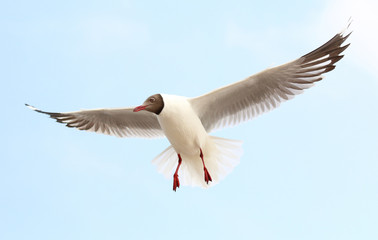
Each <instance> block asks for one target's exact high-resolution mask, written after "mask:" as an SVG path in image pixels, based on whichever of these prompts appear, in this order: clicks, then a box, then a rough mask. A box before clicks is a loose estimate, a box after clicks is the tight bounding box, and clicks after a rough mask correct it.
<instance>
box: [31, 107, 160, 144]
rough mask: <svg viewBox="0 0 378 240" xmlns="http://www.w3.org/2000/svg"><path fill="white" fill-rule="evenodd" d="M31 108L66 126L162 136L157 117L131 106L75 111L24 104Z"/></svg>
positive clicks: (94, 130) (102, 131) (115, 134)
mask: <svg viewBox="0 0 378 240" xmlns="http://www.w3.org/2000/svg"><path fill="white" fill-rule="evenodd" d="M26 106H28V107H29V108H31V109H32V110H34V111H36V112H39V113H43V114H47V115H49V116H50V117H51V118H54V119H56V121H57V122H59V123H63V124H65V125H66V126H67V127H74V128H77V129H79V130H86V131H92V132H96V133H103V134H107V135H112V136H117V137H140V138H154V137H163V136H164V133H163V131H162V129H161V127H160V124H159V122H158V120H157V117H156V116H155V115H154V114H153V113H150V112H146V111H141V112H133V108H115V109H95V110H83V111H76V112H66V113H56V112H45V111H41V110H39V109H37V108H35V107H32V106H30V105H28V104H26Z"/></svg>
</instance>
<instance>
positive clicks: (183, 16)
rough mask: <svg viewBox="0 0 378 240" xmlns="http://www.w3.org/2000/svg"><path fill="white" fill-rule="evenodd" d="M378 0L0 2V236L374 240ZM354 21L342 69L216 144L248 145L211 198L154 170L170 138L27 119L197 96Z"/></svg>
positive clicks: (289, 56) (377, 219)
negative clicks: (158, 97)
mask: <svg viewBox="0 0 378 240" xmlns="http://www.w3.org/2000/svg"><path fill="white" fill-rule="evenodd" d="M377 6H378V5H377V3H375V2H374V1H373V0H365V1H358V3H357V1H342V0H336V1H319V0H316V1H285V2H284V1H281V2H275V1H206V2H205V1H185V2H183V1H120V0H119V1H41V0H36V1H17V0H12V1H8V0H3V1H1V2H0V30H1V31H0V32H1V38H0V79H1V86H2V88H1V89H2V94H1V96H0V100H1V106H2V109H3V111H2V112H3V114H2V118H1V119H2V120H1V121H2V124H1V132H2V136H3V137H2V138H1V143H0V145H1V151H0V159H1V160H0V161H1V167H0V194H1V195H0V239H4V240H8V239H9V240H13V239H17V240H18V239H27V240H32V239H36V240H37V239H38V240H42V239H43V240H44V239H46V240H47V239H49V240H50V239H54V240H61V239H70V240H74V239H81V240H82V239H259V240H265V239H266V240H276V239H277V240H278V239H290V240H291V239H306V240H307V239H314V240H315V239H316V240H319V239H322V240H326V239H343V240H347V239H364V240H370V239H371V240H373V239H378V228H377V226H378V162H377V160H378V128H377V122H378V108H377V105H376V103H377V102H378V80H377V79H378V78H377V77H378V70H377V62H378V48H377V47H376V46H375V44H376V42H378V35H377V33H376V31H375V29H376V25H377V23H378V18H377V16H376V14H375V13H376V12H377V10H378V7H377ZM350 16H352V17H353V19H354V22H353V24H352V29H353V30H354V33H353V35H352V36H351V38H350V42H351V43H352V45H351V46H350V48H349V49H347V51H346V52H345V58H344V59H342V60H341V61H340V62H339V63H338V64H337V67H336V69H335V70H334V71H332V72H330V73H329V74H327V75H326V78H325V79H324V80H323V81H321V82H319V83H318V84H317V85H316V86H315V87H313V88H311V89H309V90H307V91H306V92H305V93H304V94H303V95H300V96H298V97H296V98H295V99H293V100H291V101H289V102H286V103H284V104H283V105H281V107H280V108H278V109H276V110H274V111H272V112H270V113H267V114H264V115H263V116H260V117H258V118H256V119H254V120H253V121H250V122H248V123H246V124H242V125H240V126H238V127H235V128H231V129H225V130H222V131H218V132H215V133H214V135H217V136H221V137H227V138H232V139H240V140H243V141H244V144H243V147H244V155H243V156H242V158H241V163H240V165H238V166H237V167H236V168H235V170H234V171H233V172H232V173H231V174H230V175H229V176H228V177H226V178H225V179H224V180H223V181H222V182H221V183H220V184H218V185H216V186H215V187H213V188H211V189H208V190H204V189H200V188H191V187H181V188H179V189H178V191H177V192H173V191H172V179H165V178H164V177H163V176H162V175H160V174H159V173H157V171H156V170H155V167H154V166H153V165H152V164H151V163H150V161H151V160H152V159H153V158H154V157H155V156H156V155H157V154H159V153H160V152H161V151H163V150H164V149H165V148H166V147H167V146H168V144H169V143H168V141H167V140H165V139H160V140H159V139H158V140H145V139H120V138H116V137H109V136H105V135H99V134H94V133H87V132H81V131H77V130H75V129H69V128H66V127H64V126H63V125H61V124H57V123H56V122H54V121H53V120H51V119H49V118H48V117H46V116H44V115H41V114H37V113H35V112H33V111H30V110H29V109H27V108H26V107H25V106H24V103H29V104H32V105H34V106H36V107H38V108H41V109H43V110H47V111H74V110H79V109H90V108H100V107H123V106H134V105H138V104H140V103H141V102H142V101H144V99H145V98H146V97H147V96H149V95H151V94H154V93H169V94H177V95H185V96H188V97H191V96H197V95H200V94H203V93H206V92H207V91H210V90H212V89H214V88H217V87H220V86H223V85H226V84H229V83H232V82H234V81H238V80H241V79H243V78H245V77H247V76H249V75H251V74H253V73H255V72H258V71H261V70H263V69H265V68H266V67H270V66H274V65H277V64H281V63H285V62H287V61H290V60H293V59H295V58H297V57H299V56H301V55H303V54H305V53H307V52H309V51H311V50H313V49H315V48H316V47H318V46H320V45H321V44H323V43H324V42H326V41H327V40H329V39H330V38H331V37H332V36H333V35H334V34H335V33H337V32H339V31H340V30H342V29H343V28H344V27H345V26H346V22H347V20H348V18H349V17H350Z"/></svg>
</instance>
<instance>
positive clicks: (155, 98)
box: [134, 94, 164, 115]
mask: <svg viewBox="0 0 378 240" xmlns="http://www.w3.org/2000/svg"><path fill="white" fill-rule="evenodd" d="M163 108H164V101H163V97H162V96H161V95H160V94H155V95H152V96H150V97H148V98H147V100H146V101H144V103H143V104H142V105H140V106H138V107H136V108H134V112H139V111H141V110H146V111H149V112H152V113H155V114H156V115H159V114H160V113H161V111H162V110H163Z"/></svg>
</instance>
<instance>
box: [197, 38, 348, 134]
mask: <svg viewBox="0 0 378 240" xmlns="http://www.w3.org/2000/svg"><path fill="white" fill-rule="evenodd" d="M350 34H351V33H348V34H345V32H341V33H338V34H336V35H335V36H334V37H333V38H332V39H330V40H329V41H328V42H326V43H325V44H323V45H322V46H320V47H319V48H317V49H315V50H313V51H311V52H310V53H308V54H305V55H303V56H302V57H300V58H298V59H296V60H294V61H292V62H289V63H286V64H283V65H280V66H277V67H274V68H269V69H266V70H264V71H262V72H260V73H257V74H255V75H252V76H250V77H248V78H246V79H245V80H242V81H239V82H236V83H234V84H230V85H228V86H225V87H222V88H219V89H216V90H214V91H212V92H210V93H207V94H205V95H202V96H199V97H196V98H191V99H190V103H191V104H192V107H193V109H194V110H195V111H196V112H197V114H198V116H199V117H200V119H201V121H202V124H203V125H204V127H205V129H206V130H207V131H208V132H211V131H213V130H215V129H218V128H222V127H225V126H228V125H236V124H239V123H241V122H244V121H248V120H250V119H251V118H254V117H256V116H258V115H260V114H262V113H263V112H266V111H270V110H272V109H274V108H276V107H278V106H279V105H280V103H282V102H284V101H287V100H289V99H291V98H293V97H294V96H295V95H298V94H300V93H302V92H303V91H304V90H305V89H307V88H310V87H311V86H313V85H314V83H315V82H318V81H320V80H322V79H323V76H322V74H324V73H327V72H329V71H332V70H333V69H335V67H336V66H335V63H337V62H338V61H339V60H341V59H342V58H343V55H341V53H342V52H343V51H344V50H345V49H346V48H348V47H349V45H350V44H346V45H344V46H342V44H343V43H344V42H345V40H346V39H347V38H348V37H349V36H350Z"/></svg>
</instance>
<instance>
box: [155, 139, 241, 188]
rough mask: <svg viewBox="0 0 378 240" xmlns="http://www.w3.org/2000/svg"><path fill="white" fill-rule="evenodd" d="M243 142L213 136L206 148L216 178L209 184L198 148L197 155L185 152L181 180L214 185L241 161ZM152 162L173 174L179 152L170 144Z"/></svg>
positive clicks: (207, 185) (205, 158) (201, 184)
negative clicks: (189, 154) (205, 177)
mask: <svg viewBox="0 0 378 240" xmlns="http://www.w3.org/2000/svg"><path fill="white" fill-rule="evenodd" d="M241 145H242V141H238V140H231V139H225V138H220V137H214V136H209V139H208V141H207V143H206V145H205V146H204V147H203V149H202V151H203V155H204V161H205V165H206V168H207V169H208V171H209V173H210V175H211V177H212V180H213V181H212V182H209V184H206V182H205V180H204V172H203V166H202V161H201V158H200V155H199V152H198V155H197V156H186V155H181V157H182V164H181V167H180V169H179V172H178V175H179V180H180V184H181V185H189V186H200V187H204V188H207V187H211V186H214V185H215V184H217V183H218V182H219V181H220V180H222V179H223V178H224V177H225V176H227V175H228V174H229V173H230V172H231V171H232V169H233V168H234V167H235V166H236V165H238V164H239V162H240V157H241V155H242V153H243V150H242V147H241ZM152 163H153V164H154V165H156V166H157V170H158V172H159V173H162V174H163V175H164V176H165V177H166V178H172V176H173V174H174V172H175V170H176V167H177V163H178V157H177V153H176V151H175V150H174V148H173V147H172V146H169V147H168V148H167V149H165V150H164V151H163V152H162V153H160V154H159V155H158V156H156V158H154V159H153V160H152Z"/></svg>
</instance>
